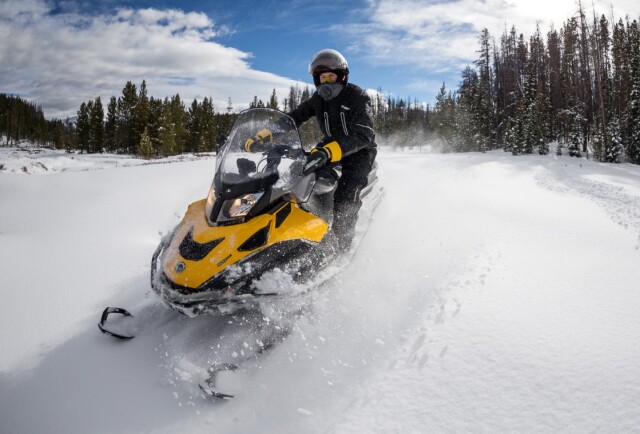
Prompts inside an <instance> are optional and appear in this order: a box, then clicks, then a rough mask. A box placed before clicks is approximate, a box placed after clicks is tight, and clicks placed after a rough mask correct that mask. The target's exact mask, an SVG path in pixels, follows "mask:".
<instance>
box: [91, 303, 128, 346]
mask: <svg viewBox="0 0 640 434" xmlns="http://www.w3.org/2000/svg"><path fill="white" fill-rule="evenodd" d="M111 314H118V315H122V316H123V317H125V318H126V317H129V318H133V315H132V314H131V313H130V312H129V311H128V310H126V309H123V308H121V307H107V308H106V309H105V310H104V311H103V312H102V317H101V318H100V322H99V323H98V328H99V329H100V331H101V332H102V333H104V334H105V335H108V336H113V337H114V338H117V339H122V340H129V339H133V338H134V336H133V334H130V333H126V332H125V331H121V330H119V329H120V328H121V327H118V328H116V327H115V326H114V325H113V324H109V323H107V320H108V318H109V315H111Z"/></svg>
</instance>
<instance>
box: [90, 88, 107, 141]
mask: <svg viewBox="0 0 640 434" xmlns="http://www.w3.org/2000/svg"><path fill="white" fill-rule="evenodd" d="M89 116H90V119H89V149H88V151H89V152H93V153H96V152H102V149H103V145H104V143H103V141H104V109H103V108H102V101H101V100H100V97H97V98H96V99H95V101H94V102H93V104H92V106H91V111H90V113H89Z"/></svg>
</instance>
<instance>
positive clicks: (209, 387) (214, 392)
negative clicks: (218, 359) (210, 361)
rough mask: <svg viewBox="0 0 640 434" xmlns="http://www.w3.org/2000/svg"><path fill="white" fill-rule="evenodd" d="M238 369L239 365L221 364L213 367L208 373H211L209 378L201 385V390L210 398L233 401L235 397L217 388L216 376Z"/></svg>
mask: <svg viewBox="0 0 640 434" xmlns="http://www.w3.org/2000/svg"><path fill="white" fill-rule="evenodd" d="M236 369H238V365H234V364H233V363H221V364H218V365H213V366H211V367H210V368H209V369H207V372H208V373H209V378H207V379H206V380H205V381H203V382H202V383H200V384H199V386H200V390H202V391H203V392H204V393H206V394H207V395H208V396H211V397H214V398H220V399H231V398H233V396H234V395H230V394H228V393H222V392H220V391H219V390H218V389H217V387H216V376H217V375H218V374H219V373H220V372H223V371H235V370H236Z"/></svg>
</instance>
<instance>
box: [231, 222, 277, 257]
mask: <svg viewBox="0 0 640 434" xmlns="http://www.w3.org/2000/svg"><path fill="white" fill-rule="evenodd" d="M268 240H269V225H266V226H265V227H263V228H262V229H260V230H259V231H258V232H256V233H255V234H253V235H251V236H250V237H249V239H248V240H247V241H245V242H244V243H242V245H241V246H240V247H238V251H239V252H248V251H251V250H255V249H257V248H258V247H262V246H264V245H265V244H267V241H268Z"/></svg>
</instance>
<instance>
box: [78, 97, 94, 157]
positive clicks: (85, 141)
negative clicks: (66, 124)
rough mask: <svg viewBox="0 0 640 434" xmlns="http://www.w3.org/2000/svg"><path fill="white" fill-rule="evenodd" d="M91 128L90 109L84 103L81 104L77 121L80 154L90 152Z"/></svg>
mask: <svg viewBox="0 0 640 434" xmlns="http://www.w3.org/2000/svg"><path fill="white" fill-rule="evenodd" d="M90 128H91V127H90V125H89V107H88V106H87V104H86V103H84V102H83V103H82V104H80V109H79V110H78V116H77V119H76V137H77V139H78V149H80V153H84V152H88V149H89V137H90V135H89V134H90V132H89V131H90Z"/></svg>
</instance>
